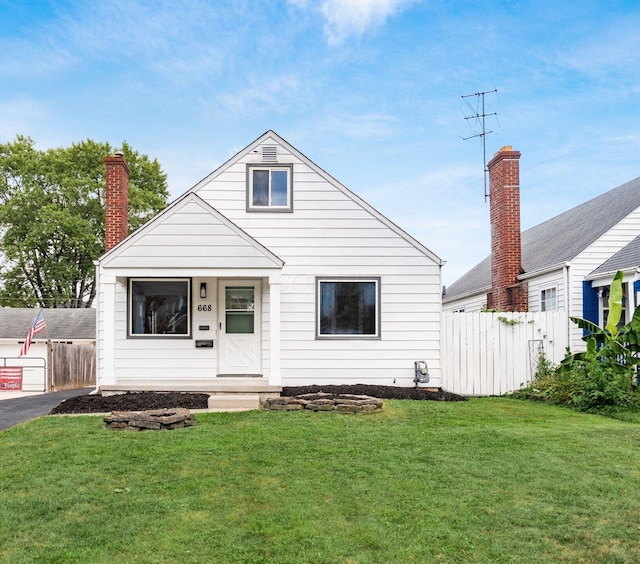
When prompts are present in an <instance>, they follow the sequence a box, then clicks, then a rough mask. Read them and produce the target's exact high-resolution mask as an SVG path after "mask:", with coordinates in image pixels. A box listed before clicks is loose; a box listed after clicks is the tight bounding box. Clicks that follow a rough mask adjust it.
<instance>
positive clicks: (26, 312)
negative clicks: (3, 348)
mask: <svg viewBox="0 0 640 564" xmlns="http://www.w3.org/2000/svg"><path fill="white" fill-rule="evenodd" d="M37 314H38V310H37V309H32V308H13V307H5V308H0V339H20V340H22V339H24V338H25V337H26V336H27V333H28V332H29V328H30V327H31V324H32V323H33V320H34V319H35V318H36V315H37ZM42 315H43V317H44V321H45V323H46V324H47V328H46V330H45V331H42V332H41V333H38V334H37V335H36V336H35V339H36V340H37V339H53V340H54V341H58V340H60V341H71V340H74V339H87V340H95V338H96V310H95V309H93V308H82V309H43V310H42Z"/></svg>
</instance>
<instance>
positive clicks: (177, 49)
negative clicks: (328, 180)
mask: <svg viewBox="0 0 640 564" xmlns="http://www.w3.org/2000/svg"><path fill="white" fill-rule="evenodd" d="M638 29H640V6H639V5H638V3H637V1H636V0H633V1H617V0H609V1H604V0H603V1H589V0H585V1H582V2H576V0H570V1H565V0H555V1H553V2H551V1H546V0H529V1H517V0H511V1H509V2H503V1H491V0H483V1H474V0H469V1H456V0H451V1H431V0H413V1H412V0H288V1H287V0H252V1H249V0H247V1H244V0H230V1H226V0H216V1H208V2H207V1H197V0H194V1H184V2H175V1H171V2H165V1H163V0H156V1H137V0H111V1H110V2H108V3H106V2H87V1H86V0H80V1H57V2H55V1H52V2H46V1H35V0H32V1H29V0H25V1H9V0H0V142H8V141H11V140H13V139H14V138H15V136H16V135H18V134H23V135H29V136H31V137H32V138H33V139H34V140H35V141H36V146H37V147H38V148H40V149H46V148H49V147H58V146H68V145H70V144H71V143H73V142H78V141H81V140H83V139H87V138H88V139H93V140H95V141H107V142H109V143H111V144H112V145H114V146H118V145H119V144H120V143H121V142H122V140H126V141H128V142H129V143H130V144H131V145H132V146H133V147H134V148H135V149H136V150H138V151H139V152H141V153H146V154H148V155H149V156H150V157H152V158H157V159H158V161H159V162H160V163H161V165H162V167H163V169H164V170H165V172H166V173H167V175H168V181H169V188H170V190H171V194H172V199H173V198H175V197H177V196H178V195H180V194H181V193H182V192H184V191H185V190H187V189H189V188H190V187H191V186H192V185H194V184H195V183H196V182H197V181H199V180H200V179H201V178H203V177H204V176H206V175H207V174H208V173H209V172H211V171H212V170H214V169H215V168H217V167H218V166H219V165H220V164H222V163H223V162H224V161H226V160H227V159H228V158H229V157H230V156H232V155H233V154H235V153H236V152H237V151H238V150H239V149H241V148H242V147H244V146H246V145H247V144H249V143H250V142H251V141H253V140H254V139H255V138H257V137H258V136H259V135H261V134H262V133H264V132H265V131H266V130H268V129H273V130H275V131H276V132H277V133H279V134H280V135H281V136H282V137H284V138H285V139H286V140H287V141H289V142H290V143H292V144H293V145H294V146H295V147H297V148H298V149H299V150H300V151H302V152H303V153H304V154H305V155H307V156H308V157H309V158H310V159H311V160H313V161H314V162H315V163H316V164H318V165H319V166H320V167H322V168H324V169H325V170H326V171H327V172H329V173H330V174H331V175H332V176H334V177H335V178H337V179H338V180H339V181H341V182H342V183H343V184H345V185H346V186H347V187H349V188H350V189H351V190H353V191H354V192H356V193H357V194H358V195H360V196H361V197H363V198H364V199H365V200H367V201H368V202H369V203H371V204H372V205H373V206H375V207H376V208H377V209H378V210H379V211H381V212H382V213H383V214H385V215H386V216H388V217H389V218H390V219H392V220H393V221H395V222H396V223H397V224H398V225H400V226H401V227H402V228H403V229H405V230H406V231H408V232H409V233H410V234H411V235H413V236H414V237H416V238H417V239H419V240H420V241H421V242H422V243H424V244H425V245H426V246H427V247H429V248H430V249H431V250H432V251H434V252H435V253H437V254H438V255H439V256H441V257H442V258H443V259H444V260H446V261H447V265H446V266H445V268H444V270H443V282H444V283H445V284H449V283H451V282H453V281H454V280H455V279H457V278H458V277H459V276H460V275H461V274H463V273H464V272H465V271H466V270H467V269H468V268H470V267H471V266H473V265H474V264H476V263H477V262H479V261H480V260H481V259H482V258H484V257H485V256H486V255H488V253H489V236H490V230H489V220H488V213H489V210H488V204H487V203H485V199H484V185H483V153H482V145H481V142H480V138H475V139H470V140H467V141H464V140H463V138H464V137H469V136H472V135H474V134H477V133H479V132H480V127H479V125H478V124H476V123H474V120H465V119H464V118H465V116H470V115H474V114H476V113H480V110H479V107H478V106H477V104H476V102H477V99H476V98H475V97H471V98H464V99H463V98H462V96H463V95H467V94H473V93H476V92H482V91H491V90H494V89H497V90H498V92H497V94H487V95H486V97H485V112H486V113H496V114H497V115H496V116H488V117H487V118H486V128H487V130H490V131H492V133H490V134H488V135H487V136H486V152H487V157H488V158H490V157H491V156H492V155H493V153H495V152H496V151H498V150H499V149H500V148H501V147H502V146H504V145H512V146H513V148H514V149H515V150H518V151H521V153H522V157H521V160H520V177H521V198H522V226H523V228H527V227H530V226H532V225H536V224H537V223H540V222H541V221H544V220H546V219H548V218H550V217H552V216H554V215H557V214H558V213H561V212H562V211H565V210H566V209H568V208H570V207H573V206H574V205H577V204H579V203H581V202H583V201H585V200H587V199H589V198H592V197H594V196H596V195H598V194H601V193H602V192H605V191H606V190H609V189H611V188H613V187H615V186H618V185H619V184H622V183H624V182H627V181H629V180H632V179H634V178H636V177H638V176H640V33H638Z"/></svg>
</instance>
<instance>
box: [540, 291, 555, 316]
mask: <svg viewBox="0 0 640 564" xmlns="http://www.w3.org/2000/svg"><path fill="white" fill-rule="evenodd" d="M550 290H553V291H554V308H553V309H547V308H545V304H546V303H547V301H548V300H545V299H544V296H545V293H546V292H549V291H550ZM540 311H541V312H547V311H558V287H557V286H549V287H548V288H541V289H540Z"/></svg>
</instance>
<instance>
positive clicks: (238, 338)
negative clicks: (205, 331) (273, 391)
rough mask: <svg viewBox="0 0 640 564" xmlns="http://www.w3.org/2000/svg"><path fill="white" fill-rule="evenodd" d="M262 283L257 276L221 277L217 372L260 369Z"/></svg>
mask: <svg viewBox="0 0 640 564" xmlns="http://www.w3.org/2000/svg"><path fill="white" fill-rule="evenodd" d="M260 293H261V284H260V281H259V280H221V281H220V287H219V290H218V312H219V315H220V333H219V340H218V342H219V349H218V359H219V360H218V374H219V375H229V376H240V375H242V376H259V375H260V374H261V373H262V365H261V364H262V363H261V357H262V335H261V315H260V312H261V310H262V308H261V300H260Z"/></svg>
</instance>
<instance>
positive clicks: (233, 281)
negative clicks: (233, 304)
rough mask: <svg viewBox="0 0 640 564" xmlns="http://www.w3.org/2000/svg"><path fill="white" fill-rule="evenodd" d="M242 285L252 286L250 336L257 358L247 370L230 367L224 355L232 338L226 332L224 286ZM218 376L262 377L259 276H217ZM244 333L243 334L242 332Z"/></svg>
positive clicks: (260, 281)
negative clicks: (251, 327)
mask: <svg viewBox="0 0 640 564" xmlns="http://www.w3.org/2000/svg"><path fill="white" fill-rule="evenodd" d="M235 286H239V287H243V286H252V287H253V288H254V310H253V312H254V316H253V330H254V332H253V333H249V334H247V335H252V337H251V338H250V341H251V343H252V344H253V346H255V347H256V348H257V351H256V354H257V358H256V359H255V363H254V364H253V365H252V366H251V367H250V368H251V369H248V370H241V369H239V368H233V367H230V365H229V364H228V363H227V359H226V356H225V350H226V346H227V344H228V342H229V341H228V340H229V339H234V337H232V336H230V335H233V334H228V333H227V332H226V329H227V328H226V318H227V316H226V288H227V287H235ZM218 312H219V313H218V315H219V320H218V327H219V331H218V367H217V374H218V376H222V377H224V376H230V377H239V376H251V377H262V352H263V351H262V348H263V343H262V280H261V279H260V278H219V279H218ZM243 335H244V334H243Z"/></svg>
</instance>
